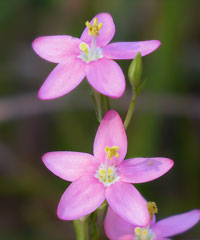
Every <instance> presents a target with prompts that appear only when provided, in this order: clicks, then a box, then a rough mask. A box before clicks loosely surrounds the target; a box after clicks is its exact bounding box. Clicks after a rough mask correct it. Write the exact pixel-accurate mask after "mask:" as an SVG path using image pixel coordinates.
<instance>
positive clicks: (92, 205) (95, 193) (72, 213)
mask: <svg viewBox="0 0 200 240" xmlns="http://www.w3.org/2000/svg"><path fill="white" fill-rule="evenodd" d="M104 200H105V187H104V185H103V184H102V183H100V182H99V180H98V179H97V178H95V177H93V176H83V177H80V178H79V179H78V180H76V181H75V182H73V183H71V184H70V186H69V187H68V188H67V189H66V191H65V192H64V193H63V195H62V197H61V199H60V202H59V204H58V209H57V215H58V217H59V218H60V219H63V220H74V219H77V218H81V217H83V216H85V215H88V214H89V213H91V212H93V211H94V210H95V209H97V208H98V207H99V206H100V205H101V204H102V203H103V201H104Z"/></svg>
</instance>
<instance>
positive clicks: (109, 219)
mask: <svg viewBox="0 0 200 240" xmlns="http://www.w3.org/2000/svg"><path fill="white" fill-rule="evenodd" d="M104 229H105V233H106V236H107V237H108V238H109V239H113V240H114V239H122V237H124V239H125V236H126V239H128V236H129V239H131V240H132V239H133V234H134V225H132V224H130V223H128V222H126V221H124V219H122V218H121V217H120V216H118V215H117V214H116V213H115V212H114V211H113V210H112V208H111V207H108V211H107V215H106V218H105V222H104Z"/></svg>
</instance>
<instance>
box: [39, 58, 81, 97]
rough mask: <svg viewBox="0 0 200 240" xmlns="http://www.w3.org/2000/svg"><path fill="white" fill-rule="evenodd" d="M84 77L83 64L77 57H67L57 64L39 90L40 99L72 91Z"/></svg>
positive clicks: (59, 95)
mask: <svg viewBox="0 0 200 240" xmlns="http://www.w3.org/2000/svg"><path fill="white" fill-rule="evenodd" d="M84 77H85V64H84V62H83V61H82V60H80V59H78V58H68V59H67V61H65V62H62V63H60V64H58V65H57V66H56V67H55V68H54V70H53V71H52V72H51V73H50V74H49V76H48V77H47V79H46V80H45V82H44V83H43V85H42V87H41V88H40V90H39V94H38V96H39V98H40V99H53V98H57V97H61V96H63V95H65V94H67V93H69V92H70V91H72V90H73V89H74V88H75V87H76V86H77V85H78V84H79V83H80V82H81V81H82V80H83V78H84Z"/></svg>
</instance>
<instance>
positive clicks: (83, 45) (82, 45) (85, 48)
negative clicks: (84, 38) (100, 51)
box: [79, 43, 89, 54]
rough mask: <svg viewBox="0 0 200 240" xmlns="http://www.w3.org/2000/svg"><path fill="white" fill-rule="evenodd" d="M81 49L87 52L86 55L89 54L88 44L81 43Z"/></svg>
mask: <svg viewBox="0 0 200 240" xmlns="http://www.w3.org/2000/svg"><path fill="white" fill-rule="evenodd" d="M79 48H80V49H81V51H83V52H85V53H86V54H88V48H89V47H88V45H87V44H86V43H80V45H79Z"/></svg>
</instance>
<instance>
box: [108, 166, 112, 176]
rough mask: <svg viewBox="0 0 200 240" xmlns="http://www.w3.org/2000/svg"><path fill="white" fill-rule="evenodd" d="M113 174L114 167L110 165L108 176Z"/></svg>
mask: <svg viewBox="0 0 200 240" xmlns="http://www.w3.org/2000/svg"><path fill="white" fill-rule="evenodd" d="M112 174H113V168H112V167H109V168H108V176H112Z"/></svg>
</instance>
